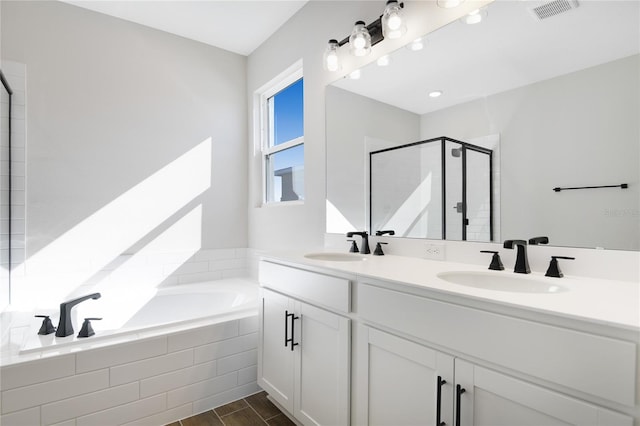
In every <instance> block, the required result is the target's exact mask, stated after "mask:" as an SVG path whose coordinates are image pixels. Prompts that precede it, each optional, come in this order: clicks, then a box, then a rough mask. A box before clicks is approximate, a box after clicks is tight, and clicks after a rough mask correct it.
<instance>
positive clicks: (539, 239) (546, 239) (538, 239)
mask: <svg viewBox="0 0 640 426" xmlns="http://www.w3.org/2000/svg"><path fill="white" fill-rule="evenodd" d="M529 244H530V245H532V246H537V245H538V244H549V237H533V238H529Z"/></svg>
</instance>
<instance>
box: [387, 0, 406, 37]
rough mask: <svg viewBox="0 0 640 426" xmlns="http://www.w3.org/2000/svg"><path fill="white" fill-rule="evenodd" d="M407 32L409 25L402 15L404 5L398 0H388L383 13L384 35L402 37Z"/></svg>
mask: <svg viewBox="0 0 640 426" xmlns="http://www.w3.org/2000/svg"><path fill="white" fill-rule="evenodd" d="M406 32H407V26H406V25H405V23H404V19H403V17H402V7H401V6H400V5H399V4H398V2H397V1H396V0H389V1H387V6H386V7H385V9H384V12H383V14H382V35H383V36H384V37H385V38H389V39H394V38H400V37H402V36H403V35H404V33H406Z"/></svg>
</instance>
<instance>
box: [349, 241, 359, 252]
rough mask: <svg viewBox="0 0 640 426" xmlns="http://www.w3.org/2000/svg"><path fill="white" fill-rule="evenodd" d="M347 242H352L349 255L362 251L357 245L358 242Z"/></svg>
mask: <svg viewBox="0 0 640 426" xmlns="http://www.w3.org/2000/svg"><path fill="white" fill-rule="evenodd" d="M347 241H351V248H350V249H349V253H358V252H359V251H360V249H359V248H358V245H357V244H356V240H347Z"/></svg>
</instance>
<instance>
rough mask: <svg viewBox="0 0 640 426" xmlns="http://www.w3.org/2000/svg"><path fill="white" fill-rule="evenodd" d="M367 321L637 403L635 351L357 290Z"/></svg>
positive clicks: (582, 335)
mask: <svg viewBox="0 0 640 426" xmlns="http://www.w3.org/2000/svg"><path fill="white" fill-rule="evenodd" d="M357 312H358V314H359V315H360V317H361V318H364V319H367V320H368V321H372V322H375V323H378V324H381V325H383V326H386V327H390V328H393V329H396V330H399V331H402V332H404V333H407V334H409V335H413V336H415V337H418V338H420V339H424V340H426V341H429V342H433V343H435V344H437V345H441V346H444V347H447V348H451V349H452V350H454V351H458V352H460V353H463V354H467V355H469V356H472V357H476V358H479V359H483V360H486V361H488V362H491V363H495V364H497V365H501V366H504V367H506V368H509V369H513V370H516V371H520V372H522V373H525V374H528V375H531V376H533V377H538V378H540V379H543V380H547V381H549V382H552V383H557V384H559V385H562V386H567V387H569V388H572V389H576V390H578V391H581V392H585V393H588V394H591V395H595V396H598V397H601V398H604V399H606V400H609V401H614V402H618V403H620V404H624V405H628V406H633V405H634V402H635V377H636V345H635V344H633V343H631V342H625V341H622V340H617V339H612V338H607V337H602V336H596V335H592V334H588V333H583V332H578V331H574V330H569V329H565V328H560V327H554V326H550V325H546V324H540V323H536V322H532V321H527V320H521V319H517V318H512V317H508V316H504V315H499V314H494V313H490V312H485V311H481V310H477V309H472V308H466V307H462V306H458V305H453V304H450V303H445V302H439V301H435V300H431V299H427V298H424V297H419V296H414V295H409V294H405V293H400V292H397V291H392V290H387V289H383V288H379V287H375V286H372V285H366V284H363V285H359V287H358V300H357Z"/></svg>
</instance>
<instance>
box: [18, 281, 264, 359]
mask: <svg viewBox="0 0 640 426" xmlns="http://www.w3.org/2000/svg"><path fill="white" fill-rule="evenodd" d="M130 292H131V291H130ZM135 294H136V297H135V298H134V297H132V296H129V297H127V295H126V294H125V295H122V294H117V295H113V294H109V293H108V292H102V298H100V299H98V300H97V301H95V302H94V301H87V302H85V303H83V304H80V305H77V306H76V307H74V310H73V311H72V316H73V326H74V334H73V335H72V336H67V337H62V338H60V337H55V334H53V333H52V334H49V335H46V336H40V335H38V334H37V333H38V329H39V328H40V324H41V323H40V319H38V318H34V319H33V321H32V324H31V327H30V328H29V331H28V332H27V335H26V336H25V339H24V343H23V345H22V348H21V350H20V354H29V353H32V352H35V351H51V350H55V351H61V350H63V349H64V348H71V347H73V349H69V350H82V349H86V348H92V347H96V346H97V345H99V346H103V345H105V344H109V342H113V343H121V342H123V341H130V340H135V339H137V338H140V337H149V336H153V335H159V334H162V333H167V332H176V331H181V330H186V329H189V328H193V327H199V326H202V325H206V324H212V323H216V322H222V321H226V320H229V319H234V318H240V317H243V316H247V315H256V314H257V312H258V284H257V283H256V282H255V281H252V280H249V279H246V278H229V279H224V280H216V281H209V282H201V283H194V284H181V285H175V286H171V287H161V288H159V289H151V290H148V291H146V292H142V291H136V292H135ZM112 296H113V297H112ZM123 299H126V301H127V302H128V303H124V301H123ZM83 309H84V310H83ZM58 316H59V314H58V313H57V312H55V313H51V318H52V320H53V323H54V325H56V323H57V319H58ZM87 317H102V318H103V319H102V320H101V321H92V323H91V324H92V327H93V329H94V331H95V333H96V334H95V335H93V336H91V337H88V338H78V337H77V334H78V332H79V331H80V328H81V326H82V321H83V318H87Z"/></svg>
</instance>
